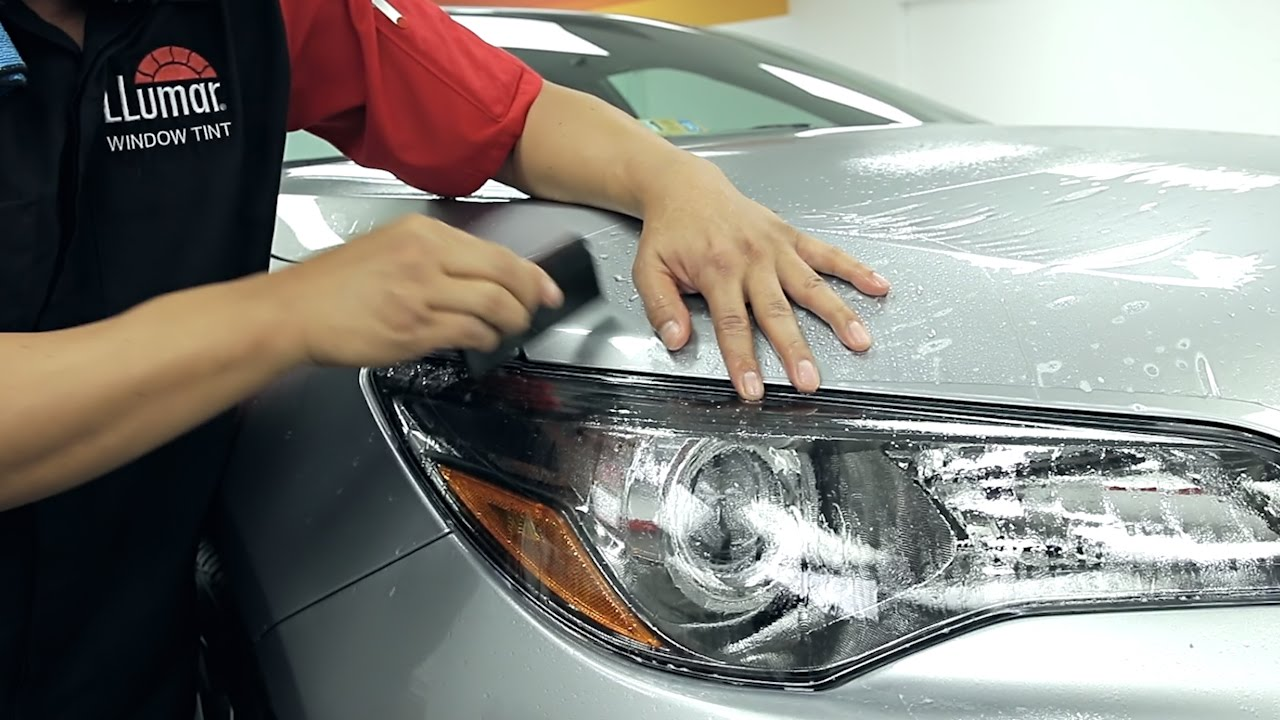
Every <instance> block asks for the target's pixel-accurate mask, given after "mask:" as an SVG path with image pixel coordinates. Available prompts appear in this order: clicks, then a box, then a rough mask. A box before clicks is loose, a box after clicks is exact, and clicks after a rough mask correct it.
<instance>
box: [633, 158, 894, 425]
mask: <svg viewBox="0 0 1280 720" xmlns="http://www.w3.org/2000/svg"><path fill="white" fill-rule="evenodd" d="M672 170H673V172H671V173H670V174H669V175H668V176H667V178H666V179H665V182H664V183H663V185H664V186H665V187H669V188H671V192H669V193H667V194H663V195H658V196H654V197H651V198H649V199H648V201H647V203H646V205H645V211H644V231H643V234H642V236H641V239H640V248H639V251H638V254H637V257H636V263H635V273H634V274H635V283H636V287H637V289H638V290H639V291H640V297H641V298H642V299H643V300H644V304H645V310H646V313H647V314H648V316H649V321H650V322H651V323H652V324H653V327H654V329H655V330H657V332H658V334H659V336H660V337H661V338H662V341H663V344H665V345H666V346H667V348H669V349H671V350H676V349H679V348H681V347H683V346H684V345H685V344H686V343H687V342H688V340H689V336H690V332H691V325H690V321H689V311H688V308H687V307H686V306H685V304H684V302H683V300H682V298H681V294H682V293H695V292H696V293H700V294H701V295H702V296H703V297H704V298H706V301H707V305H708V307H709V308H710V310H711V315H712V318H713V321H714V324H715V330H716V337H717V339H718V341H719V343H720V350H721V353H722V354H723V356H724V360H725V365H726V366H727V367H728V369H729V373H730V375H731V377H732V378H733V382H734V385H735V386H736V387H737V389H738V392H739V394H740V395H741V396H742V397H743V398H746V399H749V400H757V399H759V398H761V397H762V396H763V395H764V386H763V383H762V382H761V376H760V370H759V365H758V363H757V358H756V354H755V344H754V329H753V327H752V323H751V320H750V315H748V307H749V308H750V312H751V315H754V316H755V319H756V321H757V322H758V323H759V325H760V329H761V330H763V331H764V333H765V335H766V336H767V337H768V339H769V341H770V343H771V344H772V345H773V347H774V348H775V349H776V350H777V351H778V354H779V357H781V359H782V361H783V364H784V365H785V366H786V368H787V374H788V375H789V376H790V378H791V382H792V384H793V385H794V386H795V387H796V388H797V389H798V390H800V391H802V392H813V391H815V390H817V389H818V386H819V383H820V379H819V377H818V370H817V367H816V364H815V363H814V358H813V351H812V350H810V348H809V344H808V342H806V341H805V338H804V336H803V335H802V334H801V331H800V326H799V324H798V323H797V321H796V316H795V313H794V312H793V310H792V301H793V300H794V301H795V302H796V303H798V304H799V305H801V306H803V307H805V308H807V309H808V310H810V311H812V312H813V313H814V314H816V315H817V316H819V317H821V318H822V319H823V320H824V321H826V322H827V323H828V324H829V325H831V327H832V329H833V330H835V332H836V335H837V336H839V338H840V339H841V341H843V342H844V344H845V345H846V346H848V347H849V348H850V349H852V350H855V351H859V352H862V351H865V350H867V349H868V348H869V347H870V346H871V336H870V334H869V333H868V332H867V330H866V327H865V326H864V325H863V323H862V321H861V320H860V319H859V317H858V315H857V314H856V313H855V312H854V311H853V309H852V308H850V307H849V306H848V305H847V304H846V303H845V302H844V301H843V300H842V299H841V298H840V296H839V295H837V294H836V292H835V290H833V289H832V287H831V286H830V285H829V284H828V282H827V280H826V279H825V278H823V277H822V275H820V274H819V273H823V274H827V275H834V276H836V277H838V278H841V279H843V280H846V281H848V282H849V283H851V284H853V286H854V287H856V288H857V289H858V290H860V291H862V292H864V293H866V294H868V295H872V296H881V295H884V294H885V293H887V292H888V291H889V283H888V281H886V280H885V279H884V278H882V277H880V276H879V275H877V274H876V273H875V272H873V271H872V270H871V269H870V268H868V267H867V266H865V265H863V264H862V263H860V262H858V261H857V260H854V259H853V258H851V257H849V256H848V255H846V254H845V253H843V252H841V251H839V250H837V249H835V248H833V247H831V246H830V245H827V244H825V243H823V242H820V241H819V240H817V239H815V238H813V237H810V236H808V235H806V234H804V233H802V232H800V231H799V230H796V229H795V228H793V227H791V226H790V225H787V224H786V223H785V222H783V221H782V220H781V219H780V218H779V217H778V216H777V215H775V214H774V213H773V212H771V211H769V210H768V209H766V208H764V207H762V206H761V205H759V204H757V203H755V202H753V201H751V200H749V199H748V198H746V197H744V196H743V195H742V194H741V193H739V192H738V191H737V190H736V189H735V188H734V187H733V186H732V185H731V184H730V182H729V181H728V179H727V178H725V177H724V175H723V174H721V173H720V172H719V170H718V169H717V168H715V167H714V166H712V165H710V164H709V163H704V162H703V161H701V160H696V159H686V160H685V161H684V162H680V163H678V165H677V167H676V168H672Z"/></svg>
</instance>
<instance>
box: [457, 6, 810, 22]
mask: <svg viewBox="0 0 1280 720" xmlns="http://www.w3.org/2000/svg"><path fill="white" fill-rule="evenodd" d="M440 4H442V5H477V6H482V7H492V6H495V5H501V6H506V7H526V8H554V9H558V10H595V11H599V12H611V13H623V14H627V15H639V16H642V17H649V18H654V19H656V20H667V21H669V22H678V23H686V24H689V25H712V24H716V23H724V22H736V21H739V20H754V19H756V18H763V17H773V16H776V15H786V14H787V12H788V11H789V10H790V8H789V6H788V0H500V1H499V2H494V0H446V1H442V2H441V3H440Z"/></svg>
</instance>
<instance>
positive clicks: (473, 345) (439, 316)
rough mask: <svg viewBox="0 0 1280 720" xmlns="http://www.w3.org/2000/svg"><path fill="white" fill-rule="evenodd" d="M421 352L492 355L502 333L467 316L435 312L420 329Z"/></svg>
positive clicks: (499, 343) (500, 342) (483, 322)
mask: <svg viewBox="0 0 1280 720" xmlns="http://www.w3.org/2000/svg"><path fill="white" fill-rule="evenodd" d="M419 345H420V346H421V347H424V348H450V349H453V350H479V351H480V352H493V351H494V350H497V349H498V347H500V346H501V345H502V333H501V332H500V331H499V330H498V329H497V328H495V327H494V326H493V325H490V324H489V323H487V322H485V321H484V320H481V319H480V318H478V317H476V316H475V315H470V314H467V313H452V312H437V313H435V314H434V315H433V316H432V319H431V323H430V324H429V325H427V326H426V327H424V328H423V329H422V337H421V338H420V339H419Z"/></svg>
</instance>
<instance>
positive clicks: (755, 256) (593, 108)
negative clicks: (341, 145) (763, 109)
mask: <svg viewBox="0 0 1280 720" xmlns="http://www.w3.org/2000/svg"><path fill="white" fill-rule="evenodd" d="M498 179H499V180H501V181H503V182H506V183H508V184H510V185H513V186H515V187H518V188H520V189H521V190H524V191H525V192H527V193H529V194H530V195H534V196H537V197H541V198H546V199H552V200H560V201H565V202H572V203H579V204H584V205H591V206H595V207H600V208H605V209H610V210H614V211H617V212H622V213H626V214H629V215H632V216H634V217H637V218H642V219H643V220H644V231H643V234H642V236H641V241H640V248H639V251H638V253H637V257H636V264H635V268H634V276H635V282H636V287H637V289H638V290H639V292H640V295H641V298H642V299H643V300H644V303H645V309H646V312H647V314H648V316H649V321H650V322H651V323H652V324H653V327H654V329H655V330H657V332H658V334H659V335H660V337H661V338H662V340H663V342H664V343H665V344H666V345H667V347H668V348H670V349H672V350H674V349H677V348H680V347H682V346H684V345H685V344H686V343H687V342H688V340H689V336H690V332H691V324H690V320H689V312H688V309H687V308H686V306H685V304H684V302H683V300H682V299H681V294H682V293H690V292H699V293H701V294H702V295H703V296H704V297H705V298H706V300H707V304H708V306H709V308H710V310H711V313H712V316H713V320H714V325H715V329H716V335H717V339H718V340H719V343H720V348H721V352H722V354H723V356H724V359H725V362H726V365H727V366H728V368H729V371H730V374H731V376H732V377H733V379H734V383H735V385H736V386H737V388H738V391H739V393H740V394H741V395H742V396H743V397H745V398H748V399H758V398H759V397H761V395H762V394H763V392H764V388H763V387H762V385H761V382H760V371H759V366H758V363H757V359H756V356H755V347H754V342H753V328H752V323H751V319H750V318H751V316H752V315H754V317H755V320H756V321H757V322H758V323H759V325H760V327H761V329H762V330H763V331H764V333H765V334H766V335H767V336H768V338H769V340H770V342H771V343H772V344H773V347H774V348H775V349H777V351H778V353H779V355H780V356H781V358H782V360H783V362H784V364H785V366H786V367H787V370H788V374H789V375H790V379H791V381H792V384H793V385H795V387H797V388H798V389H800V390H802V391H808V392H812V391H814V390H817V388H818V386H819V378H818V373H817V369H816V364H815V362H814V357H813V353H812V351H811V350H810V349H809V346H808V343H807V342H806V341H805V338H804V337H803V335H802V334H801V332H800V328H799V324H798V323H797V321H796V318H795V314H794V311H793V310H792V305H791V301H792V300H795V301H796V302H798V303H799V304H800V305H802V306H804V307H806V308H808V309H809V310H812V311H813V312H814V313H815V314H817V315H818V316H819V317H821V318H822V319H823V320H825V321H826V322H827V323H828V324H830V325H831V327H832V328H833V329H834V330H835V332H836V334H837V336H839V337H840V339H841V340H842V341H843V342H844V343H845V345H847V346H848V347H849V348H851V349H853V350H857V351H864V350H866V349H867V348H868V347H870V345H871V338H870V335H869V334H868V333H867V330H866V328H865V327H864V326H863V324H862V322H861V320H860V319H859V318H858V316H857V315H856V314H855V313H854V311H853V310H852V309H851V308H850V307H849V306H848V305H847V304H846V303H845V302H844V301H843V300H842V299H841V298H840V297H839V296H838V295H837V294H836V293H835V291H834V289H833V288H832V287H831V286H830V285H828V283H827V281H826V280H825V279H823V278H822V277H821V275H819V273H822V274H826V275H834V276H836V277H839V278H841V279H844V280H846V281H848V282H849V283H851V284H853V285H854V286H855V287H857V288H858V289H859V290H861V291H862V292H864V293H867V294H870V295H883V294H884V293H886V292H888V290H889V284H888V282H887V281H886V280H884V278H882V277H880V276H879V275H877V274H876V273H874V272H873V271H872V270H871V269H870V268H868V267H866V266H865V265H863V264H861V263H859V262H857V261H856V260H854V259H853V258H851V257H849V256H848V255H845V254H844V253H842V252H839V251H838V250H836V249H835V248H833V247H831V246H829V245H827V244H825V243H822V242H819V241H818V240H816V239H815V238H813V237H810V236H808V235H805V234H803V233H801V232H799V231H797V230H795V229H794V228H792V227H791V226H789V225H787V224H785V223H784V222H783V221H782V220H781V219H779V218H778V217H777V216H776V215H775V214H774V213H772V212H770V211H768V210H767V209H765V208H764V207H762V206H760V205H759V204H757V203H755V202H752V201H751V200H749V199H748V198H746V197H744V196H743V195H742V194H741V193H739V192H738V191H737V189H736V188H734V186H733V185H732V184H731V183H730V182H729V180H728V178H726V177H725V175H724V174H723V173H721V172H720V170H719V169H718V168H717V167H716V166H714V165H713V164H712V163H710V162H709V161H706V160H704V159H702V158H699V157H696V156H694V155H692V154H690V153H688V152H685V151H684V150H681V149H679V148H677V147H676V146H675V145H674V144H672V143H670V142H669V141H667V140H666V139H664V138H662V137H661V136H659V135H657V134H656V133H654V132H652V131H651V130H649V129H648V128H646V127H644V126H643V125H641V124H640V123H638V122H636V121H635V120H634V119H633V118H631V117H630V116H628V115H626V114H625V113H623V112H621V111H619V110H618V109H616V108H614V107H613V106H612V105H609V104H608V103H606V102H604V101H603V100H600V99H598V98H596V97H593V96H590V95H586V94H584V93H580V92H577V91H574V90H570V89H568V88H564V87H559V86H557V85H555V84H553V83H550V82H545V83H544V85H543V88H542V90H541V92H540V93H539V95H538V97H537V99H536V100H535V101H534V102H533V104H532V107H531V108H530V109H529V112H528V116H527V118H526V121H525V126H524V131H523V133H522V134H521V136H520V140H519V141H518V143H517V144H516V147H515V149H514V151H513V152H512V154H511V156H510V158H509V159H508V161H507V163H506V165H505V166H504V167H503V169H502V170H501V171H500V172H499V173H498ZM748 307H750V312H749V311H748Z"/></svg>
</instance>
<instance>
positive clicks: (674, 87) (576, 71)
mask: <svg viewBox="0 0 1280 720" xmlns="http://www.w3.org/2000/svg"><path fill="white" fill-rule="evenodd" d="M453 16H454V18H455V19H456V20H458V22H460V23H462V24H463V25H465V26H467V27H468V28H470V29H471V30H472V31H473V32H475V33H476V34H477V35H478V36H480V37H481V38H482V39H484V40H485V41H486V42H489V43H490V44H493V45H496V46H498V47H502V48H505V49H506V50H508V51H509V52H511V53H512V54H514V55H516V56H518V57H519V58H520V59H522V60H524V61H525V62H526V63H528V64H529V65H530V66H531V67H532V68H533V69H534V70H536V71H537V72H538V73H539V74H541V75H542V76H543V77H545V78H546V79H548V80H550V81H551V82H554V83H556V84H559V85H564V86H567V87H571V88H574V89H577V90H581V91H583V92H587V93H590V94H592V95H595V96H597V97H600V98H602V99H604V100H605V101H607V102H609V103H611V104H612V105H614V106H616V107H618V108H620V109H622V110H623V111H625V112H626V113H628V114H629V115H631V116H632V117H634V118H636V119H637V120H638V121H640V122H643V123H645V124H646V125H647V126H648V127H650V128H651V129H653V130H654V131H655V132H658V133H661V134H663V135H665V136H668V137H676V136H713V137H715V136H725V135H732V134H741V133H753V132H766V131H769V130H774V129H794V130H807V129H817V128H829V127H849V126H870V125H918V124H922V123H933V122H976V121H977V119H976V118H974V117H972V116H969V115H966V114H965V113H962V112H960V111H958V110H955V109H953V108H949V107H946V106H945V105H942V104H940V103H937V102H934V101H932V100H929V99H928V98H925V97H921V96H919V95H916V94H914V93H911V92H909V91H907V90H904V89H902V88H898V87H895V86H893V85H890V84H888V83H885V82H882V81H879V80H876V79H874V78H871V77H868V76H865V75H862V74H860V73H857V72H854V71H851V70H848V69H846V68H842V67H839V66H836V65H833V64H831V63H827V62H825V61H822V60H820V59H817V58H812V57H808V56H805V55H803V54H802V53H797V52H795V51H792V50H789V49H785V48H782V47H778V46H774V45H770V44H767V43H764V42H761V41H758V40H754V39H750V38H747V37H745V36H740V35H736V34H730V33H725V32H719V31H706V30H702V29H696V28H686V27H681V26H677V25H671V24H668V23H663V22H658V21H651V20H642V19H632V18H627V19H623V18H619V17H616V16H608V15H593V14H587V13H580V14H572V13H546V12H537V11H529V12H502V13H493V12H485V11H477V12H468V11H457V10H455V11H453ZM339 155H340V153H338V152H337V151H336V150H335V149H334V148H333V147H332V146H331V145H329V144H328V143H326V142H324V141H322V140H320V139H318V138H316V137H314V136H311V135H309V134H306V133H293V134H292V135H291V137H290V138H289V147H288V150H287V152H286V160H292V161H297V160H312V159H320V158H331V157H337V156H339Z"/></svg>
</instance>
